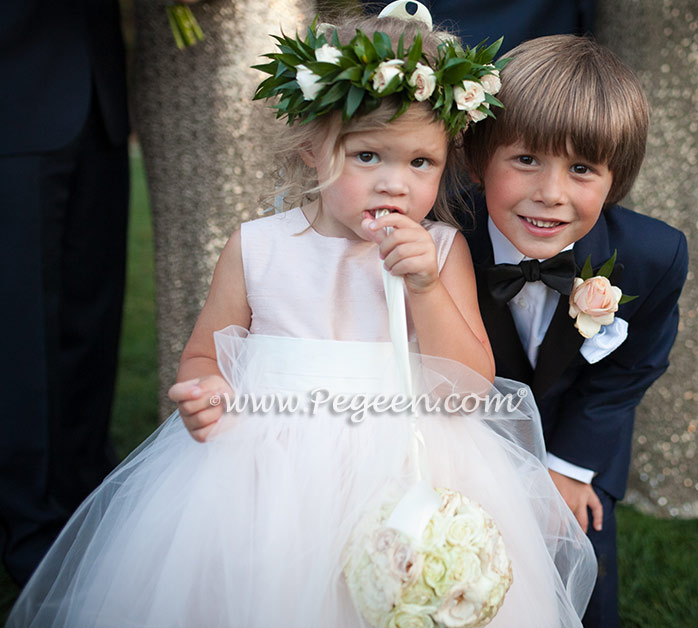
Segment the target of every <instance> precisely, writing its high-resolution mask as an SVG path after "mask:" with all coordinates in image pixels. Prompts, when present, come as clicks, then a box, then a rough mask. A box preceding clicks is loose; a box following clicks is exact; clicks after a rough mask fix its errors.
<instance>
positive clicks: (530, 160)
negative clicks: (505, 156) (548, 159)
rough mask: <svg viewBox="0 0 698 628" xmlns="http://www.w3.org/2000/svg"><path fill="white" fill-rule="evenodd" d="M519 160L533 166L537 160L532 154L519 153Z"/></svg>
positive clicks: (525, 164)
mask: <svg viewBox="0 0 698 628" xmlns="http://www.w3.org/2000/svg"><path fill="white" fill-rule="evenodd" d="M517 160H518V162H519V163H520V164H523V165H524V166H532V165H533V164H534V163H536V160H535V159H534V158H533V157H532V156H531V155H519V156H518V157H517Z"/></svg>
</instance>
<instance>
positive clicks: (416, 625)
mask: <svg viewBox="0 0 698 628" xmlns="http://www.w3.org/2000/svg"><path fill="white" fill-rule="evenodd" d="M433 626H434V620H433V619H432V618H431V616H430V615H429V612H428V611H427V610H425V609H423V608H420V607H419V606H412V607H411V606H408V605H406V604H405V605H403V606H401V607H400V608H399V609H396V610H395V611H394V612H393V613H392V614H391V616H390V617H389V618H388V624H387V628H433Z"/></svg>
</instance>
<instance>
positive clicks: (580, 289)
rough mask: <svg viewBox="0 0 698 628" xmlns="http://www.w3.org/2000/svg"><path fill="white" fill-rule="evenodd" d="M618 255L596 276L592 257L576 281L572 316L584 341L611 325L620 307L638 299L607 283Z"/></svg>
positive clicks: (603, 266) (570, 310) (572, 299)
mask: <svg viewBox="0 0 698 628" xmlns="http://www.w3.org/2000/svg"><path fill="white" fill-rule="evenodd" d="M616 254H617V251H614V252H613V256H612V257H611V258H610V259H609V260H607V261H606V262H605V263H604V264H603V265H602V266H601V268H600V269H599V270H598V271H597V273H596V274H594V271H593V269H592V266H591V256H589V257H588V258H587V260H586V262H585V263H584V267H583V268H582V272H581V277H575V279H574V287H573V288H572V293H571V294H570V309H569V314H570V316H571V317H572V318H574V319H575V323H574V326H575V327H576V328H577V330H578V331H579V333H580V334H581V335H582V336H584V338H591V337H593V336H595V335H596V334H598V333H599V331H600V330H601V327H602V326H603V325H610V324H612V323H613V319H614V317H615V313H616V312H617V311H618V306H619V305H622V304H623V303H628V302H629V301H632V300H633V299H636V298H637V296H628V295H624V294H623V292H622V291H621V289H620V288H618V287H617V286H613V285H611V282H610V281H609V279H608V278H609V277H610V276H611V272H613V267H614V265H615V263H616Z"/></svg>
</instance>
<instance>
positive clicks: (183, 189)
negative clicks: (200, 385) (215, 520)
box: [132, 0, 314, 418]
mask: <svg viewBox="0 0 698 628" xmlns="http://www.w3.org/2000/svg"><path fill="white" fill-rule="evenodd" d="M165 5H166V2H165V1H164V0H161V1H160V0H158V1H154V0H136V2H135V4H134V15H135V26H136V40H135V47H134V59H133V98H132V109H133V117H134V120H135V125H136V129H137V132H138V136H139V140H140V143H141V148H142V151H143V156H144V162H145V168H146V175H147V180H148V189H149V195H150V205H151V210H152V215H153V230H154V240H155V278H156V290H157V328H158V364H159V382H160V388H159V400H160V415H161V417H162V418H164V417H166V416H167V415H168V414H169V413H170V412H171V411H172V409H173V404H172V403H171V402H170V401H169V400H168V399H167V389H168V388H169V387H170V386H171V385H172V384H173V383H174V381H175V377H176V371H177V366H178V363H179V357H180V355H181V353H182V349H183V348H184V345H185V343H186V341H187V339H188V338H189V335H190V333H191V330H192V328H193V326H194V323H195V321H196V318H197V316H198V314H199V312H200V311H201V308H202V306H203V304H204V301H205V299H206V295H207V292H208V287H209V285H210V282H211V277H212V274H213V269H214V267H215V264H216V260H217V259H218V256H219V255H220V252H221V250H222V248H223V246H224V244H225V243H226V241H227V239H228V237H229V236H230V235H231V234H232V233H233V231H234V230H235V229H236V228H237V227H238V225H239V224H240V223H241V222H243V221H245V220H249V219H250V218H253V217H255V216H256V215H257V214H258V212H259V210H260V209H261V205H260V201H259V198H260V196H261V195H262V194H263V193H265V192H268V191H269V185H270V183H269V178H268V174H269V172H268V171H269V153H268V151H267V150H265V148H264V146H262V145H261V142H260V141H259V137H260V130H261V129H262V128H263V125H265V124H269V123H270V122H272V120H273V115H271V113H270V111H269V110H268V108H266V107H265V105H263V104H262V103H252V95H253V94H254V90H255V87H256V86H257V84H258V83H259V82H260V80H261V79H262V78H264V75H263V74H262V73H260V72H259V71H257V70H253V69H251V68H250V66H251V65H253V64H255V63H263V62H264V58H262V57H260V55H261V54H263V53H265V52H268V51H270V50H273V48H274V46H273V40H272V39H271V38H270V37H269V35H268V34H269V33H272V32H279V30H280V28H281V27H283V28H284V29H285V30H286V31H287V32H294V31H295V29H296V27H297V26H302V25H303V24H305V23H306V22H308V21H309V20H310V19H312V16H313V12H314V8H313V3H312V2H310V0H265V1H264V2H259V1H257V0H208V1H206V0H204V1H202V2H199V3H197V4H194V5H191V9H192V11H193V12H194V14H195V16H196V18H197V20H198V22H199V24H200V25H201V28H202V30H203V31H204V34H205V37H206V38H205V40H204V41H203V42H200V43H199V44H197V45H195V46H193V47H191V48H187V49H185V50H178V49H177V47H176V46H175V43H174V39H173V37H172V33H171V31H170V26H169V23H168V20H167V15H166V11H165ZM272 123H273V122H272Z"/></svg>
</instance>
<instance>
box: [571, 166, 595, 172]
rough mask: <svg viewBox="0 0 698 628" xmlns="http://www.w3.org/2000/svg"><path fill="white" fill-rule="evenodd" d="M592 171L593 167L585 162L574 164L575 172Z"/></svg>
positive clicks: (573, 170)
mask: <svg viewBox="0 0 698 628" xmlns="http://www.w3.org/2000/svg"><path fill="white" fill-rule="evenodd" d="M590 171H591V168H589V166H585V165H584V164H574V166H572V172H574V174H587V173H588V172H590Z"/></svg>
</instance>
